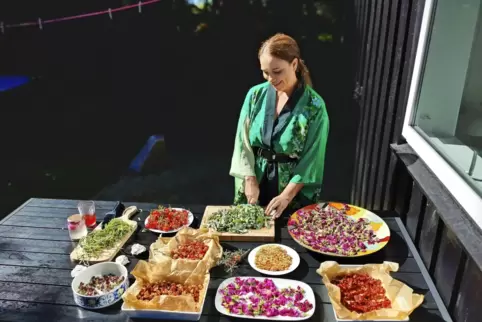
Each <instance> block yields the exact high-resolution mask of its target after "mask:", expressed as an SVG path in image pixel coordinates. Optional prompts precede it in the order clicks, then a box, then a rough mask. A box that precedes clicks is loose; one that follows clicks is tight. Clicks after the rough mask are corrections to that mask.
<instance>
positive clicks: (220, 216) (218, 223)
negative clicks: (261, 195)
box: [205, 205, 272, 234]
mask: <svg viewBox="0 0 482 322" xmlns="http://www.w3.org/2000/svg"><path fill="white" fill-rule="evenodd" d="M271 220H272V218H271V217H269V216H266V215H265V213H264V209H263V208H261V207H260V206H257V205H236V206H232V207H230V208H226V209H221V210H218V211H216V212H214V213H213V214H211V215H210V216H209V218H208V219H207V222H206V224H205V225H206V228H211V229H214V230H215V231H218V232H230V233H235V234H246V233H247V232H248V231H249V230H258V229H262V228H269V227H271Z"/></svg>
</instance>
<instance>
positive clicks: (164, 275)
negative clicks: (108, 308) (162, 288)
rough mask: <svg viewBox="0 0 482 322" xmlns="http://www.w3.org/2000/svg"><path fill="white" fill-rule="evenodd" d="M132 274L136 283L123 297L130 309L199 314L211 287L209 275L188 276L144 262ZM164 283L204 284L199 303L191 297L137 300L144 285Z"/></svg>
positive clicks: (162, 266)
mask: <svg viewBox="0 0 482 322" xmlns="http://www.w3.org/2000/svg"><path fill="white" fill-rule="evenodd" d="M131 274H132V275H134V276H135V278H136V282H135V283H134V284H132V285H131V286H130V287H129V288H128V289H127V291H126V292H125V293H124V294H123V295H122V299H123V300H124V303H125V304H126V305H127V306H128V307H130V308H133V309H141V310H142V309H143V310H165V311H176V312H199V311H200V310H201V309H202V307H201V305H202V303H203V301H204V296H205V294H206V290H207V288H208V286H209V278H210V276H209V274H206V273H203V274H194V273H193V274H186V272H177V271H172V270H171V268H170V267H169V266H165V265H159V264H156V263H148V262H146V261H143V260H141V261H139V262H138V263H137V265H136V267H135V268H134V270H133V271H132V272H131ZM162 281H170V282H175V283H179V284H184V285H185V284H191V285H198V284H202V285H203V289H202V290H201V292H200V297H199V302H195V301H194V298H193V297H192V296H191V295H181V296H172V295H161V296H156V297H155V298H153V299H152V300H150V301H143V300H138V299H137V294H139V292H140V290H141V289H142V287H143V286H144V285H146V284H149V283H156V282H162Z"/></svg>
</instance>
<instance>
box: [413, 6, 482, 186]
mask: <svg viewBox="0 0 482 322" xmlns="http://www.w3.org/2000/svg"><path fill="white" fill-rule="evenodd" d="M463 2H464V3H461V2H459V1H450V0H442V1H437V6H436V9H435V16H434V20H433V27H432V30H431V34H430V39H429V42H428V45H427V54H426V61H425V68H424V71H423V76H422V83H421V88H420V96H419V101H418V106H417V113H416V116H415V120H414V125H415V126H416V127H415V128H416V129H417V130H418V131H419V132H420V133H421V134H423V135H424V136H425V137H426V138H427V139H428V141H429V142H430V143H431V144H432V146H433V147H434V148H435V149H437V150H438V151H439V153H440V154H441V155H442V156H443V157H444V158H445V159H446V160H447V161H448V162H449V163H451V164H452V165H453V167H454V168H455V169H456V170H458V172H459V173H460V174H461V175H463V176H464V177H465V178H466V179H467V181H468V182H470V183H471V184H472V185H473V187H474V188H476V189H477V190H478V191H479V193H481V194H482V183H481V182H480V180H482V6H481V3H482V1H481V0H467V1H463Z"/></svg>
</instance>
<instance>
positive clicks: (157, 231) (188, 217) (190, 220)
mask: <svg viewBox="0 0 482 322" xmlns="http://www.w3.org/2000/svg"><path fill="white" fill-rule="evenodd" d="M171 209H174V210H185V211H187V212H188V214H187V225H185V226H181V227H179V228H177V229H173V230H168V231H164V230H158V229H150V228H147V227H146V225H147V219H148V218H149V216H150V215H149V216H147V218H146V220H144V227H145V228H146V229H147V230H150V231H152V232H153V233H158V234H171V233H176V232H178V231H179V230H181V229H182V228H184V227H186V226H187V227H189V226H191V224H192V222H193V221H194V215H193V214H192V212H190V211H189V210H187V209H183V208H171Z"/></svg>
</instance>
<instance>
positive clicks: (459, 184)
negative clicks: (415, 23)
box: [402, 0, 482, 228]
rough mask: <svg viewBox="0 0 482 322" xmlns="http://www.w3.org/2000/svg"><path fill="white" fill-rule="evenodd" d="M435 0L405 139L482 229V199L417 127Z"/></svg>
mask: <svg viewBox="0 0 482 322" xmlns="http://www.w3.org/2000/svg"><path fill="white" fill-rule="evenodd" d="M433 2H434V1H433V0H426V2H425V7H424V11H423V17H422V25H421V28H420V37H419V40H418V47H417V52H416V56H415V65H414V70H413V75H412V80H411V84H410V91H409V96H408V102H407V109H406V114H405V119H404V123H403V129H402V136H403V137H404V138H405V140H406V141H407V143H408V144H409V145H410V146H411V147H412V149H413V150H414V151H415V152H416V153H417V155H418V156H419V157H420V158H421V159H422V160H423V161H424V163H425V164H426V165H427V167H428V168H429V169H430V170H431V171H432V172H433V173H434V174H435V176H436V177H437V178H438V179H439V180H440V181H441V182H442V184H443V185H444V186H445V187H446V188H447V190H448V191H449V192H450V193H451V194H452V195H453V197H454V198H455V199H456V200H457V202H458V203H459V204H460V206H461V207H462V208H463V209H464V210H465V211H466V212H467V213H468V214H469V216H470V217H472V219H473V220H474V222H475V223H476V224H477V225H478V226H479V227H480V228H482V198H481V196H480V195H479V194H478V193H477V192H476V191H475V190H474V189H473V188H472V187H471V186H470V185H469V184H468V183H467V182H466V181H465V179H464V178H463V177H462V176H461V175H460V174H459V173H458V172H457V171H456V170H455V169H454V168H453V167H452V166H451V165H450V164H449V163H448V162H447V161H446V160H445V159H444V158H443V157H442V156H441V155H440V154H439V153H438V152H437V151H436V150H435V149H434V148H433V147H432V145H430V143H429V142H427V140H426V139H425V138H424V137H423V136H422V135H420V133H418V132H417V131H416V130H415V129H414V128H413V124H414V118H415V114H416V109H415V107H416V104H417V100H418V95H419V89H420V80H421V79H420V78H421V76H422V74H421V73H422V71H423V64H424V61H425V55H426V53H427V51H426V50H425V49H426V45H427V42H428V40H429V39H428V35H429V31H430V29H429V28H431V20H432V17H433V15H432V9H433V5H434V3H433Z"/></svg>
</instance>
